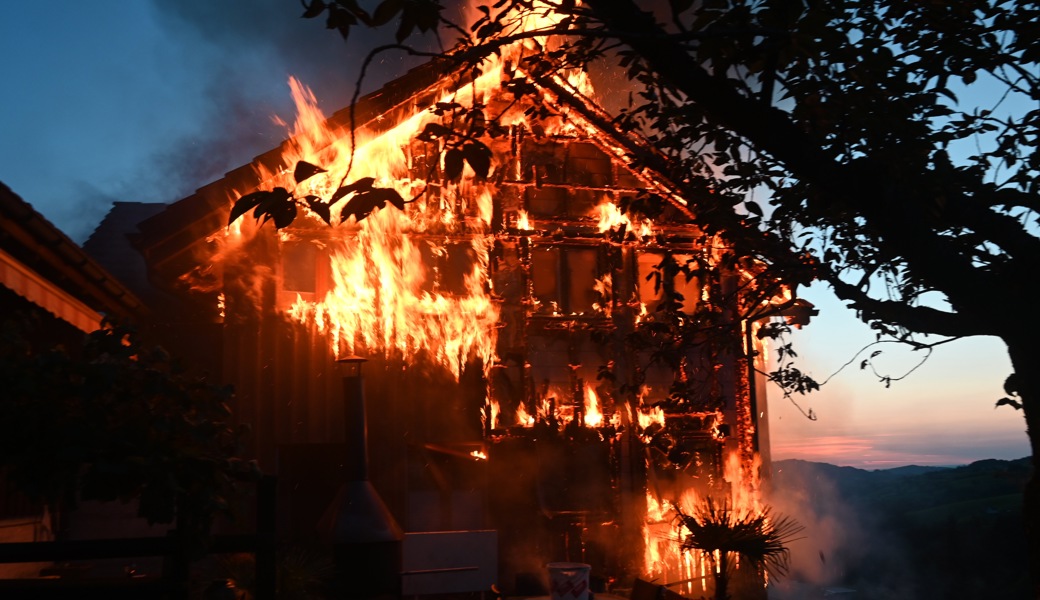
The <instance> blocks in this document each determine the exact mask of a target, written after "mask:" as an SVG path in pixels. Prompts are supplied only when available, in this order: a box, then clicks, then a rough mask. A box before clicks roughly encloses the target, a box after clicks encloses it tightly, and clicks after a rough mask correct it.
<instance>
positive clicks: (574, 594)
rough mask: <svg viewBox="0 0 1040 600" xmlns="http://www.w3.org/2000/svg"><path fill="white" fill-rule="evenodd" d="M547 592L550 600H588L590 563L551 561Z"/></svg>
mask: <svg viewBox="0 0 1040 600" xmlns="http://www.w3.org/2000/svg"><path fill="white" fill-rule="evenodd" d="M546 566H548V567H549V594H550V598H551V600H589V571H590V570H591V569H592V566H591V565H587V564H585V563H576V562H551V563H549V564H548V565H546Z"/></svg>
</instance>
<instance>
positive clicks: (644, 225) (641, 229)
mask: <svg viewBox="0 0 1040 600" xmlns="http://www.w3.org/2000/svg"><path fill="white" fill-rule="evenodd" d="M594 213H595V216H596V218H597V224H596V227H597V228H598V229H599V231H600V232H602V233H605V232H607V231H611V230H615V229H617V228H618V227H621V226H624V227H626V228H627V229H628V230H629V231H634V232H636V235H638V236H639V237H640V238H648V237H650V236H652V235H654V228H653V223H651V222H650V220H649V219H640V220H639V221H638V222H635V223H634V222H632V219H631V218H630V217H629V216H628V215H626V214H625V213H623V212H621V209H620V208H618V206H617V205H616V204H614V203H613V202H611V201H610V200H609V199H608V200H604V201H603V202H601V203H599V204H598V205H597V206H596V208H595V210H594Z"/></svg>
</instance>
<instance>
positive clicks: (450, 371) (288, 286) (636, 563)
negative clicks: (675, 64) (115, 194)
mask: <svg viewBox="0 0 1040 600" xmlns="http://www.w3.org/2000/svg"><path fill="white" fill-rule="evenodd" d="M525 51H528V52H529V51H530V49H528V50H524V49H518V50H516V51H515V52H514V54H512V55H508V54H507V55H506V56H504V57H503V58H502V60H500V61H498V62H496V63H494V64H488V65H485V67H484V68H483V69H482V71H481V72H473V71H472V70H469V69H462V68H459V67H457V66H455V65H454V64H453V63H451V62H449V61H443V62H435V63H432V64H430V65H427V66H424V67H422V68H419V69H415V70H413V71H410V72H409V73H407V74H406V75H405V76H403V77H401V78H399V79H397V80H395V81H393V82H391V83H390V84H388V85H386V86H384V87H383V88H382V89H380V90H378V91H377V92H374V93H371V94H369V95H367V96H365V97H363V98H361V99H360V100H359V101H358V102H357V103H356V104H355V105H354V106H353V107H351V108H349V109H344V110H342V111H340V112H337V113H335V114H334V115H332V116H331V117H330V118H325V117H324V116H323V115H322V114H321V113H320V112H319V111H318V110H317V108H316V106H315V102H314V98H313V97H312V96H311V95H310V93H309V91H308V90H307V89H306V88H305V87H304V86H303V85H302V84H300V83H299V82H296V81H291V87H292V90H293V94H294V98H295V99H296V102H297V106H298V110H299V115H298V117H297V120H296V123H295V125H294V127H293V129H292V131H291V137H290V139H288V140H287V141H286V142H285V143H284V144H282V145H281V146H280V147H279V148H276V149H274V150H272V151H270V152H268V153H265V154H263V155H260V156H258V157H256V158H255V159H254V160H253V161H252V162H251V163H250V164H247V165H245V166H243V167H241V168H239V169H236V170H234V171H232V172H229V173H228V174H227V175H226V177H225V178H224V179H222V180H220V181H216V182H214V183H211V184H209V185H207V186H205V187H203V188H200V189H199V190H198V191H197V192H196V193H195V194H194V195H192V196H190V197H188V198H185V199H183V200H180V201H179V202H176V203H174V204H172V205H170V206H169V207H168V208H167V209H166V210H165V211H163V212H161V213H159V214H157V215H156V216H154V217H152V218H149V219H147V220H145V221H143V222H142V223H140V225H139V232H140V233H139V236H138V237H137V241H136V246H137V248H138V249H139V250H140V251H141V253H142V254H143V256H144V257H145V260H146V263H147V265H148V271H149V278H150V281H151V282H152V283H153V284H154V285H157V286H159V287H160V288H162V289H163V290H164V291H166V292H168V293H169V294H170V296H171V297H172V298H176V299H177V302H176V303H173V304H171V305H170V308H169V309H165V310H164V311H163V312H164V314H163V317H164V318H163V321H164V322H163V323H162V324H161V325H160V327H161V329H162V333H163V337H164V338H165V339H166V340H167V343H168V345H170V346H172V348H171V349H172V350H174V351H175V352H178V353H180V354H182V355H189V356H193V357H195V358H196V359H198V362H199V363H200V364H202V365H205V367H206V368H208V369H209V370H211V371H214V372H215V374H216V375H217V376H218V377H219V378H221V379H222V380H224V381H227V382H230V383H233V384H234V385H235V388H236V396H237V400H236V402H237V405H236V406H235V407H234V409H235V413H236V415H237V417H238V419H240V420H241V421H242V422H243V423H248V424H249V425H250V426H251V430H252V434H251V438H250V440H251V442H250V443H251V444H252V451H253V453H254V454H255V456H256V457H257V458H258V460H259V461H260V463H261V466H262V467H263V468H264V469H266V470H269V471H273V472H277V473H278V475H279V478H280V479H281V480H282V481H283V484H284V482H286V481H293V482H294V483H293V484H292V486H288V484H284V485H286V486H288V489H289V491H287V492H286V494H285V495H284V496H283V498H282V500H284V501H285V502H286V504H285V506H287V507H289V508H288V509H287V510H289V512H290V513H291V515H290V516H289V517H287V519H288V521H287V523H286V524H285V527H286V529H287V530H288V531H291V532H295V533H296V534H298V535H301V536H306V535H311V533H312V532H313V530H314V527H316V526H317V521H318V517H319V516H320V514H319V513H320V512H321V511H322V510H323V509H324V508H325V506H327V504H328V503H329V502H330V501H331V499H332V498H331V497H332V494H333V493H334V492H335V486H334V485H332V484H330V483H329V482H330V481H335V480H336V478H337V477H339V474H340V473H341V472H342V471H343V470H344V469H349V463H350V462H351V461H352V460H356V459H357V457H356V456H352V455H351V453H350V452H348V451H347V450H346V448H347V447H348V446H346V444H345V443H346V442H348V441H350V440H347V439H345V437H346V434H345V428H344V426H343V423H344V419H345V418H346V417H345V415H344V403H343V383H342V376H343V373H342V369H343V366H342V365H341V364H340V363H339V362H338V359H341V358H343V357H346V356H360V357H363V358H364V359H366V363H365V365H364V366H363V374H364V380H365V395H366V396H367V437H368V439H367V451H368V457H367V460H368V461H370V468H369V469H368V470H367V476H368V477H369V478H370V479H371V482H372V484H373V485H374V487H375V488H376V489H377V490H378V492H379V494H380V496H381V497H382V500H383V501H384V502H385V503H386V506H387V507H388V509H389V511H390V513H392V514H393V515H394V517H395V518H396V520H397V521H398V522H399V523H400V525H401V526H402V528H403V529H404V530H405V531H409V532H422V531H449V530H454V531H465V530H487V529H491V530H495V531H497V533H498V557H499V564H500V567H499V582H500V585H501V587H502V588H504V589H505V590H507V591H508V590H510V589H514V588H516V587H523V585H524V584H523V582H524V580H525V578H527V577H533V576H535V575H534V574H539V573H541V572H542V571H543V569H544V566H545V563H547V562H549V561H563V560H566V561H577V562H583V563H588V564H591V565H592V573H593V576H594V577H600V578H602V579H604V580H606V579H617V580H618V582H619V583H620V582H623V581H624V578H628V581H631V579H630V578H631V577H632V576H640V577H643V578H647V579H654V578H656V579H658V580H661V581H678V580H685V581H687V584H686V586H687V587H686V588H685V589H687V590H688V591H689V592H691V593H692V594H693V595H695V596H696V595H700V594H703V593H705V592H706V590H707V589H708V588H709V587H710V585H711V584H710V579H711V578H710V573H709V572H708V569H709V567H708V566H707V565H708V563H709V562H710V561H708V560H706V559H705V557H691V556H688V555H686V556H681V555H680V553H679V552H678V549H677V548H678V545H677V544H676V539H677V536H678V533H677V532H676V530H675V528H674V520H673V518H672V516H671V515H670V514H669V512H668V504H669V503H671V502H680V501H685V502H688V501H692V499H693V498H697V497H705V496H709V495H710V496H714V497H717V498H726V499H727V501H731V502H733V503H734V504H738V505H742V506H743V505H753V504H754V503H755V502H756V501H757V500H756V493H757V489H758V477H759V471H760V469H761V467H763V466H764V465H767V464H768V446H769V445H768V434H767V427H766V424H767V419H766V415H767V412H766V403H765V393H764V387H763V386H764V384H763V379H762V377H761V376H759V375H758V373H759V372H760V370H761V369H760V368H761V365H762V360H763V348H762V347H761V342H760V340H759V339H758V337H757V336H755V335H754V331H753V328H754V327H756V326H757V325H758V324H760V323H761V322H762V321H761V320H756V319H755V318H752V315H756V314H757V315H766V314H769V310H770V307H772V306H775V305H776V304H777V303H779V302H782V301H784V300H789V299H790V297H789V295H785V294H787V292H786V291H785V290H784V288H783V286H781V285H779V284H777V283H776V282H770V283H769V284H768V285H767V284H765V283H763V282H762V281H760V280H759V278H758V277H757V271H756V267H755V265H753V264H741V263H739V262H732V261H731V262H730V263H726V260H725V254H726V248H724V247H722V246H721V245H720V243H719V241H718V239H716V238H715V237H713V236H709V235H706V234H705V233H703V232H701V231H699V230H698V229H697V228H696V227H695V226H694V225H692V215H693V213H694V211H696V205H697V199H696V198H682V197H678V196H677V194H676V193H675V191H674V190H673V189H671V188H669V186H668V184H667V180H666V179H665V178H662V177H658V176H656V175H655V173H654V172H652V171H651V170H649V169H647V168H645V167H640V166H637V165H638V164H640V163H639V162H638V161H634V160H633V159H632V156H634V155H636V154H638V153H646V152H653V148H652V146H651V145H650V144H648V143H647V142H646V141H645V140H643V139H641V138H639V136H638V135H635V134H632V133H630V132H627V133H626V132H621V131H618V130H616V129H614V128H612V127H611V126H610V125H609V122H607V121H606V120H605V119H604V118H603V117H602V115H601V112H600V111H599V110H598V109H597V106H596V103H595V101H594V100H593V98H594V97H595V96H594V92H593V91H592V90H591V88H590V87H589V83H588V81H587V79H586V78H585V77H584V76H582V74H580V73H572V74H569V76H562V75H552V76H546V77H534V76H532V75H531V74H530V73H525V72H524V70H523V68H522V66H523V65H524V60H523V53H524V52H525ZM518 86H533V89H536V90H537V93H538V100H537V101H532V100H530V98H529V97H523V98H521V97H520V96H518V95H517V94H514V93H513V92H514V90H515V89H516V88H517V87H518ZM460 127H465V128H467V129H466V131H467V132H468V133H467V135H468V136H470V137H469V138H468V139H470V140H475V141H480V144H475V145H468V146H467V145H466V144H468V143H470V142H463V141H459V143H458V145H457V146H454V150H455V154H452V151H451V149H449V148H446V144H447V142H448V140H447V138H448V137H449V136H450V135H452V132H454V131H458V130H459V128H460ZM460 139H461V138H460ZM484 148H486V149H487V150H488V152H484V150H483V149H484ZM446 149H447V150H448V151H447V152H445V150H446ZM300 165H304V166H303V167H302V168H303V169H304V171H305V172H304V173H302V174H301V172H300V168H301V167H300ZM485 174H486V176H485ZM294 176H295V177H294ZM346 182H351V183H349V184H346ZM345 184H346V185H345ZM344 187H347V188H349V189H348V190H347V191H346V192H342V189H343V188H344ZM337 188H339V189H340V195H341V196H343V198H342V200H343V201H342V202H338V203H335V202H334V203H328V202H326V201H323V200H321V199H322V198H325V199H328V198H330V197H335V194H336V193H337V191H336V190H337ZM290 189H293V190H294V191H293V192H288V191H287V190H290ZM273 190H281V192H276V193H279V194H281V193H283V192H284V195H282V196H280V198H281V199H282V200H286V199H288V201H289V204H292V205H293V206H292V208H288V206H289V204H285V205H284V206H285V207H286V208H284V210H285V211H287V212H285V213H282V214H281V215H280V216H275V218H274V219H273V220H274V222H273V223H271V222H266V223H265V221H267V219H266V218H260V219H253V218H251V214H256V215H261V214H263V207H261V206H260V204H261V202H260V201H257V202H256V203H247V205H243V204H241V203H239V200H240V199H241V198H243V197H249V195H250V194H256V193H257V192H265V191H267V192H270V191H273ZM379 190H384V192H379ZM385 190H392V191H393V193H389V192H385ZM363 194H367V195H368V199H367V202H368V204H367V205H363V203H361V202H354V203H353V204H352V203H351V202H352V198H353V199H357V198H360V197H361V196H362V195H363ZM380 194H382V195H380ZM252 198H258V196H255V195H254V196H252ZM647 199H652V200H653V202H654V203H655V204H656V205H658V206H662V207H663V210H660V211H659V212H658V214H656V215H655V216H653V218H650V217H643V216H635V215H636V214H637V213H636V212H633V211H628V210H625V209H626V207H631V206H633V205H635V204H638V203H640V202H644V201H646V200H647ZM233 207H234V208H233ZM233 210H234V211H235V212H234V213H232V211H233ZM279 210H282V209H279ZM290 212H291V214H289V213H290ZM268 216H270V215H268ZM706 323H707V324H708V325H706ZM361 430H362V431H364V430H365V428H364V427H363V428H362V429H361ZM350 447H352V448H356V445H355V446H350ZM357 452H358V451H356V450H355V451H354V452H353V454H354V455H356V454H357ZM344 465H348V466H344ZM763 470H764V469H763ZM308 485H310V486H311V487H310V488H308V487H307V486H308ZM301 486H302V487H301ZM300 490H309V491H300Z"/></svg>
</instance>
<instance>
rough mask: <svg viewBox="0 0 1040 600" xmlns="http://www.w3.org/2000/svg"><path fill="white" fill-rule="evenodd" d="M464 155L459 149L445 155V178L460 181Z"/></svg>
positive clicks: (453, 149)
mask: <svg viewBox="0 0 1040 600" xmlns="http://www.w3.org/2000/svg"><path fill="white" fill-rule="evenodd" d="M463 157H464V154H463V153H462V150H459V149H458V148H452V149H451V150H448V151H447V152H445V153H444V177H445V178H447V179H458V177H459V175H462V167H463V166H464V164H465V163H464V162H463Z"/></svg>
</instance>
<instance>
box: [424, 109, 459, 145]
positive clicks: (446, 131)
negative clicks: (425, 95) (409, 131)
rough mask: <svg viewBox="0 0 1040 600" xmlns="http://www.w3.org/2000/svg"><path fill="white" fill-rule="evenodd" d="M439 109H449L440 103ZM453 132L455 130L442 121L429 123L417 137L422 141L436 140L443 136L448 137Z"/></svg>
mask: <svg viewBox="0 0 1040 600" xmlns="http://www.w3.org/2000/svg"><path fill="white" fill-rule="evenodd" d="M437 110H447V109H443V108H440V106H439V105H438V108H437ZM452 133H454V132H453V131H452V129H451V128H450V127H445V126H444V125H441V124H440V123H427V124H426V127H424V128H423V130H422V132H421V133H420V134H419V135H417V136H415V139H417V140H419V141H422V142H434V141H437V140H439V139H441V138H445V137H448V136H450V135H451V134H452Z"/></svg>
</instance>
